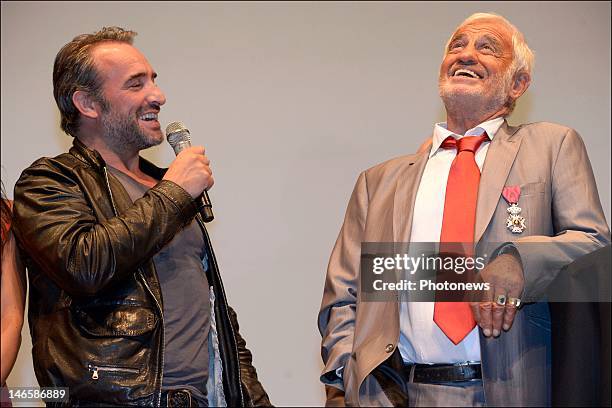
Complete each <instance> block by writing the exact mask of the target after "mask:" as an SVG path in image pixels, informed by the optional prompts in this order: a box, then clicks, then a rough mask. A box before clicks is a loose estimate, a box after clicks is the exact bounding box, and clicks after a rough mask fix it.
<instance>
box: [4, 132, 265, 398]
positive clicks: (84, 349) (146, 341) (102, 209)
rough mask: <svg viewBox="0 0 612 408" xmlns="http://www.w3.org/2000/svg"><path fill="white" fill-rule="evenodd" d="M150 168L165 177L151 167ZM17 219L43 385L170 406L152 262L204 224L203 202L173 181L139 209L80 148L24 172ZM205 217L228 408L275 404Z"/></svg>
mask: <svg viewBox="0 0 612 408" xmlns="http://www.w3.org/2000/svg"><path fill="white" fill-rule="evenodd" d="M140 166H141V169H142V170H143V171H144V172H145V173H147V174H149V175H151V176H153V177H155V178H156V179H158V180H161V179H162V177H163V173H164V170H162V169H159V168H157V167H155V166H154V165H152V164H151V163H149V162H148V161H146V160H144V159H142V158H141V160H140ZM14 210H15V220H14V229H15V234H16V236H17V237H18V240H19V242H20V245H21V247H22V248H23V249H24V253H27V259H26V265H27V267H28V274H29V281H30V295H29V322H30V331H31V334H32V344H33V349H32V354H33V358H34V370H35V372H36V377H37V379H38V382H39V384H40V386H42V387H69V392H70V399H71V401H81V402H87V401H89V402H102V401H103V402H104V403H108V404H118V405H128V404H137V405H148V406H151V405H159V404H160V396H161V384H162V376H163V365H164V337H163V336H164V318H163V306H162V305H163V299H162V294H161V289H160V285H159V280H158V277H157V273H156V271H155V266H154V264H153V261H152V257H153V255H154V254H156V253H157V252H158V251H159V250H160V249H161V248H162V247H163V246H164V245H165V244H166V243H167V242H169V241H170V240H171V239H172V238H173V237H174V235H175V234H176V233H177V232H178V231H179V230H180V229H181V228H183V227H184V226H186V225H187V224H189V223H190V222H191V221H192V220H193V217H194V216H196V214H197V208H196V206H195V203H194V200H192V199H191V197H190V196H189V194H187V192H186V191H185V190H183V189H182V188H181V187H179V186H178V185H176V184H175V183H172V182H170V181H166V180H162V181H161V182H159V183H158V184H157V185H156V186H155V187H153V188H151V189H150V190H149V191H148V192H147V193H146V194H145V195H144V197H143V198H141V199H139V200H137V201H136V202H134V203H132V201H131V199H130V198H129V196H128V194H127V192H126V191H125V189H124V188H123V186H122V185H121V184H120V182H119V181H118V180H117V179H115V178H114V177H113V176H112V175H110V174H109V172H108V170H107V168H106V165H105V163H104V160H102V157H101V156H100V155H99V154H98V153H97V152H96V151H92V150H90V149H88V148H86V147H85V145H83V144H82V143H81V142H80V141H79V140H78V139H75V141H74V145H73V147H72V148H71V149H70V151H69V153H64V154H61V155H59V156H57V157H55V158H42V159H39V160H37V161H36V162H35V163H33V164H32V165H31V166H30V167H29V168H27V169H26V170H24V172H23V173H22V175H21V177H20V178H19V180H18V182H17V184H16V185H15V205H14ZM197 219H198V221H199V223H200V226H201V227H202V231H203V232H204V237H205V245H206V251H207V255H208V257H209V262H210V268H208V271H207V278H208V282H209V285H210V286H211V287H212V292H213V293H214V299H215V301H214V308H213V312H214V316H215V322H214V323H216V330H213V329H212V328H211V336H212V337H214V338H215V339H216V340H213V341H214V344H218V353H217V352H214V353H211V358H214V356H217V357H220V362H221V365H222V387H221V386H220V385H219V384H216V388H217V389H222V390H223V394H224V397H225V401H226V403H227V405H228V406H250V405H255V406H257V405H270V401H269V399H268V396H267V394H266V392H265V391H264V389H263V387H262V386H261V384H260V383H259V381H258V379H257V373H256V371H255V368H254V367H253V366H252V356H251V353H250V351H249V350H248V349H247V348H246V343H245V341H244V339H243V338H242V337H241V336H240V334H239V333H238V323H237V319H236V314H235V313H234V311H233V310H232V309H231V308H230V307H229V306H228V305H227V301H226V297H225V292H224V290H223V284H222V282H221V277H220V275H219V269H218V266H217V262H216V260H215V256H214V253H213V250H212V246H211V244H210V239H209V237H208V234H207V232H206V228H205V227H204V224H203V223H202V220H201V217H200V216H199V215H197ZM208 295H209V294H203V296H208ZM211 336H209V341H211ZM212 349H213V348H211V350H212ZM217 361H219V360H217ZM217 365H218V364H217ZM210 375H211V376H214V372H213V371H211V372H210Z"/></svg>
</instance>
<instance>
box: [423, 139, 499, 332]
mask: <svg viewBox="0 0 612 408" xmlns="http://www.w3.org/2000/svg"><path fill="white" fill-rule="evenodd" d="M485 140H488V136H487V134H486V133H484V134H483V135H481V136H464V137H462V138H461V139H459V140H456V139H454V138H453V137H451V136H449V137H447V138H446V139H445V140H444V142H442V146H441V147H442V148H444V149H450V148H455V147H456V148H457V157H455V160H453V163H452V165H451V168H450V172H449V173H448V181H447V183H446V197H445V199H444V216H443V218H442V232H441V234H440V246H441V247H442V246H443V243H445V242H448V243H463V244H466V243H467V244H470V245H469V248H468V249H467V250H466V251H465V252H468V253H464V254H462V255H463V256H471V254H472V252H473V243H474V228H475V225H476V200H477V198H478V184H479V182H480V169H479V168H478V165H477V164H476V159H475V157H474V154H475V152H476V150H478V148H479V147H480V145H481V144H482V142H484V141H485ZM441 252H442V251H441ZM434 322H436V324H437V325H438V326H439V327H440V329H441V330H442V331H443V332H444V334H446V336H447V337H448V338H449V339H450V340H451V341H452V342H453V343H454V344H459V342H460V341H461V340H463V338H464V337H465V336H467V335H468V334H469V333H470V331H472V329H473V328H474V326H476V322H475V321H474V317H473V316H472V311H471V310H470V306H469V304H468V303H466V302H436V303H435V305H434Z"/></svg>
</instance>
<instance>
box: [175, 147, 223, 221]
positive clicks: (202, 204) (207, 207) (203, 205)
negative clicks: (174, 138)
mask: <svg viewBox="0 0 612 408" xmlns="http://www.w3.org/2000/svg"><path fill="white" fill-rule="evenodd" d="M188 147H191V141H190V140H186V141H184V142H180V143H179V144H177V145H176V146H175V147H174V154H175V155H177V156H178V154H179V153H180V152H182V151H183V149H186V148H188ZM196 203H197V204H198V211H199V212H200V215H201V216H202V219H203V220H204V222H211V221H212V220H214V219H215V216H214V214H213V210H212V203H211V202H210V197H208V192H207V191H206V190H204V192H203V193H202V194H201V195H200V196H199V197H198V198H196Z"/></svg>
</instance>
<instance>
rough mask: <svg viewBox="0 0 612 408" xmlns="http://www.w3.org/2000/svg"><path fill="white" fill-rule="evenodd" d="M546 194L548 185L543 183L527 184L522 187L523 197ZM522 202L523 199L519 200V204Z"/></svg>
mask: <svg viewBox="0 0 612 408" xmlns="http://www.w3.org/2000/svg"><path fill="white" fill-rule="evenodd" d="M545 192H546V185H545V184H544V182H542V181H537V182H535V183H527V184H523V185H521V197H523V196H531V195H536V194H544V193H545ZM520 202H521V199H520V198H519V203H520ZM519 205H520V204H519Z"/></svg>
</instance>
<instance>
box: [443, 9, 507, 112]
mask: <svg viewBox="0 0 612 408" xmlns="http://www.w3.org/2000/svg"><path fill="white" fill-rule="evenodd" d="M511 64H512V32H511V31H510V28H509V27H507V26H506V25H505V24H504V23H503V22H501V21H498V20H493V19H478V20H475V21H472V22H471V23H468V24H466V25H463V26H461V27H459V29H458V30H457V31H456V32H455V34H454V35H453V37H452V39H451V41H450V43H449V46H448V49H447V50H446V55H445V57H444V60H443V61H442V65H441V66H440V77H439V88H440V96H441V97H442V100H443V101H444V103H445V105H447V106H448V104H449V103H453V104H455V106H457V104H461V105H460V106H463V105H465V108H466V109H469V108H470V106H471V107H474V108H477V107H483V106H484V107H485V108H486V109H487V110H489V109H493V110H497V109H499V108H501V107H502V106H503V105H504V103H505V102H506V101H507V98H508V92H509V90H510V87H511V84H512V72H510V70H509V68H510V66H511Z"/></svg>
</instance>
